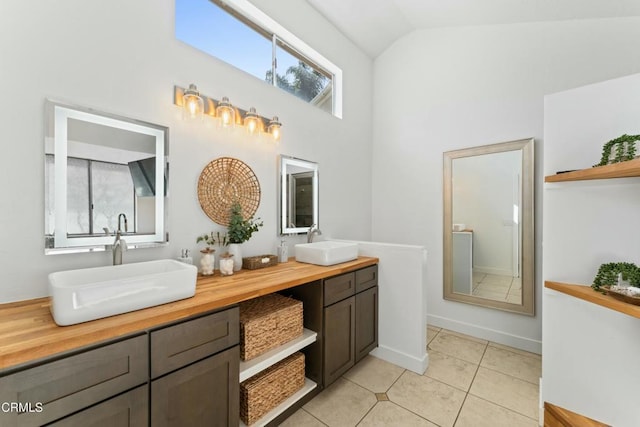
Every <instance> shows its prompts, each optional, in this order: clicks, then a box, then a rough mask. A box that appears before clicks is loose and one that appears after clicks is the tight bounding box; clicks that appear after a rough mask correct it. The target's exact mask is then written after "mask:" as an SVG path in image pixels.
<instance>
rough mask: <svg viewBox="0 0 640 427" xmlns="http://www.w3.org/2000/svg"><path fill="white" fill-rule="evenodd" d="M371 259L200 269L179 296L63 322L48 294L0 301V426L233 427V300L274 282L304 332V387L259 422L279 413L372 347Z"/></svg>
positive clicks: (237, 370) (236, 372) (236, 363)
mask: <svg viewBox="0 0 640 427" xmlns="http://www.w3.org/2000/svg"><path fill="white" fill-rule="evenodd" d="M377 263H378V259H377V258H373V257H359V258H357V259H355V260H352V261H348V262H344V263H340V264H335V265H330V266H319V265H313V264H307V263H301V262H296V261H294V260H290V261H289V262H286V263H281V264H278V265H277V266H274V267H270V268H267V269H260V270H251V271H246V270H243V271H241V272H239V273H237V274H234V275H233V276H228V277H221V276H206V277H204V276H201V277H198V279H197V284H196V289H195V295H194V296H193V297H191V298H187V299H181V300H178V301H174V302H170V303H166V304H163V305H158V306H154V307H149V308H145V309H140V310H137V311H131V312H129V313H124V314H120V315H115V316H111V317H106V318H102V319H98V320H93V321H89V322H85V323H79V324H74V325H71V326H64V327H60V326H57V325H56V324H55V322H54V320H53V318H52V316H51V313H50V303H49V298H40V299H36V300H29V301H22V302H17V303H10V304H4V305H2V306H0V319H1V320H0V343H1V344H0V401H2V402H16V403H17V404H19V405H20V408H19V409H20V410H19V411H8V412H2V413H0V424H1V425H3V426H5V425H6V426H21V427H22V426H32V425H43V424H48V423H53V424H51V425H56V426H85V425H87V421H88V420H91V422H93V423H97V424H92V425H136V426H137V425H144V426H147V425H153V426H164V425H224V426H226V425H238V415H239V410H238V405H239V382H240V381H239V380H240V378H241V377H243V374H242V372H241V370H242V367H241V365H242V364H241V363H240V357H239V347H238V344H239V339H240V337H239V320H238V306H237V304H238V303H240V302H242V301H246V300H249V299H253V298H256V297H259V296H262V295H267V294H270V293H274V292H278V293H281V294H283V295H285V296H292V297H294V298H296V299H299V300H301V301H303V307H304V327H305V328H306V329H309V330H311V331H313V332H315V333H316V340H315V341H314V342H311V343H310V344H309V345H307V346H306V347H305V348H304V349H303V350H302V351H303V352H304V353H305V357H306V376H307V381H308V383H310V384H314V385H313V386H312V387H309V388H308V393H307V394H306V395H304V396H300V399H299V400H298V401H297V402H293V403H292V404H291V406H290V407H289V408H288V409H285V410H283V411H282V413H281V414H277V415H276V416H274V417H273V419H272V420H270V421H272V422H273V423H274V424H275V423H277V422H280V421H281V420H282V419H284V418H285V417H287V416H288V415H290V414H291V413H292V412H293V411H295V410H296V409H297V408H298V407H300V406H301V405H302V404H303V403H304V402H306V401H307V400H309V399H310V398H311V397H313V396H314V395H315V394H317V393H318V392H319V391H320V390H322V389H323V388H324V387H326V386H328V385H329V384H330V383H331V382H333V381H334V380H335V379H337V378H338V377H339V376H340V375H341V374H342V373H344V372H345V371H346V370H348V369H349V368H350V367H351V366H353V364H354V363H356V362H357V361H358V360H360V359H361V358H362V357H364V356H365V355H366V354H368V352H369V351H371V350H372V349H373V348H375V347H376V346H377V303H378V299H377V298H378V297H377V295H378V293H377V289H378V287H377ZM107 300H108V298H106V299H105V302H104V303H105V304H106V301H107ZM100 422H103V423H104V424H100Z"/></svg>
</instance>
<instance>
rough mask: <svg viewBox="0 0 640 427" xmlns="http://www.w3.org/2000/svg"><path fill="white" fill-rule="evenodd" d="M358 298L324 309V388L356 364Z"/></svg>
mask: <svg viewBox="0 0 640 427" xmlns="http://www.w3.org/2000/svg"><path fill="white" fill-rule="evenodd" d="M355 315H356V298H355V296H352V297H350V298H347V299H345V300H342V301H340V302H337V303H335V304H333V305H330V306H329V307H326V308H325V309H324V386H325V387H327V386H328V385H329V384H331V383H332V382H334V381H335V380H336V379H338V378H339V377H340V375H342V374H344V373H345V372H347V371H348V370H349V368H351V367H352V366H353V365H354V363H355V355H354V350H355Z"/></svg>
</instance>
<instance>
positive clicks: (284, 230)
mask: <svg viewBox="0 0 640 427" xmlns="http://www.w3.org/2000/svg"><path fill="white" fill-rule="evenodd" d="M278 187H279V190H280V203H279V207H280V208H279V211H280V212H279V215H278V217H279V219H280V227H279V230H280V234H283V235H284V234H302V233H306V232H307V231H309V227H311V226H312V225H314V224H315V225H316V226H318V227H319V215H318V212H319V207H318V204H319V203H318V201H319V197H318V191H319V179H318V164H317V163H315V162H310V161H308V160H302V159H296V158H295V157H289V156H284V155H281V156H280V179H279V185H278Z"/></svg>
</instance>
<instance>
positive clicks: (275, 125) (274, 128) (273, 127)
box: [269, 116, 282, 141]
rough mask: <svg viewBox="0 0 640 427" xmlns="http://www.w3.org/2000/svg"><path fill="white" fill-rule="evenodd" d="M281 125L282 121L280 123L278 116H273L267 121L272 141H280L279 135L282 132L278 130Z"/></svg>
mask: <svg viewBox="0 0 640 427" xmlns="http://www.w3.org/2000/svg"><path fill="white" fill-rule="evenodd" d="M281 126H282V123H280V121H279V119H278V116H274V117H273V119H271V121H270V122H269V133H270V134H271V136H272V137H273V139H274V141H280V137H281V136H282V132H281V131H280V127H281Z"/></svg>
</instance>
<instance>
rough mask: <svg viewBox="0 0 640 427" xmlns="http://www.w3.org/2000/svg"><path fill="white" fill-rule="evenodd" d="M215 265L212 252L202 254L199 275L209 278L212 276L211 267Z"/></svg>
mask: <svg viewBox="0 0 640 427" xmlns="http://www.w3.org/2000/svg"><path fill="white" fill-rule="evenodd" d="M214 264H215V257H214V256H213V252H202V257H201V258H200V273H202V275H203V276H211V275H212V274H213V266H214Z"/></svg>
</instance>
